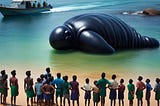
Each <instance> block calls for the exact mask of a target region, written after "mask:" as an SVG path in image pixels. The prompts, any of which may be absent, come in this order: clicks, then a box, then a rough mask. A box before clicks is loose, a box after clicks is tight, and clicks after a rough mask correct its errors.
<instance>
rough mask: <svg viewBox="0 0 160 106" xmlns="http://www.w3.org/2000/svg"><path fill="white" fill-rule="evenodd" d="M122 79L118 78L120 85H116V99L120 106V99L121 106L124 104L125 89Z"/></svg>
mask: <svg viewBox="0 0 160 106" xmlns="http://www.w3.org/2000/svg"><path fill="white" fill-rule="evenodd" d="M123 83H124V79H121V80H120V85H119V86H118V99H119V106H121V101H122V106H124V91H125V85H124V84H123Z"/></svg>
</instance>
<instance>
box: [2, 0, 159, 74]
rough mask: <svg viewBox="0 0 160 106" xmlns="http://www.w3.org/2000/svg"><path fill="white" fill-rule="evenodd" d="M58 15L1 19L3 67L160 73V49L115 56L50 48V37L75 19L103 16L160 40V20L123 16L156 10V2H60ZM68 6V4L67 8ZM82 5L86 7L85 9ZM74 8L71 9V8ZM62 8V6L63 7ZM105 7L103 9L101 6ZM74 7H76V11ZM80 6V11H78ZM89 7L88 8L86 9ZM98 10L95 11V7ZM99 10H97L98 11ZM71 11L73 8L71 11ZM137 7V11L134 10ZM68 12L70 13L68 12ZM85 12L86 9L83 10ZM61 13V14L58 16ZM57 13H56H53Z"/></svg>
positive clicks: (157, 17) (55, 13) (49, 14)
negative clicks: (132, 12)
mask: <svg viewBox="0 0 160 106" xmlns="http://www.w3.org/2000/svg"><path fill="white" fill-rule="evenodd" d="M59 2H61V3H62V4H60V3H58V1H57V5H59V7H55V12H50V13H44V14H39V15H33V16H21V17H8V18H3V17H2V16H0V43H1V44H0V66H1V67H2V66H5V67H3V68H7V67H9V66H15V68H16V67H23V66H24V67H28V68H29V69H30V68H32V67H41V66H43V67H48V66H49V67H51V68H54V69H56V70H64V71H69V70H72V71H73V70H74V71H75V72H76V71H78V72H79V71H80V72H87V71H89V72H98V71H103V70H104V71H105V70H107V71H111V72H112V71H113V72H119V73H121V72H133V73H134V72H136V73H138V72H142V73H153V72H154V73H159V67H160V66H159V63H160V49H159V48H158V49H143V50H126V51H117V52H116V53H115V54H113V55H95V54H86V53H83V52H80V51H72V50H71V51H56V50H54V49H52V48H51V47H50V45H49V41H48V39H49V34H50V33H51V31H52V30H53V29H54V28H55V27H56V26H59V25H62V24H63V22H65V21H66V20H67V19H69V18H71V17H72V16H75V15H78V14H82V13H89V12H101V13H107V14H110V15H115V16H117V17H119V18H121V19H122V20H124V21H125V22H126V23H128V24H129V25H131V26H132V27H134V28H135V29H136V30H137V31H138V32H140V33H141V34H142V35H148V36H152V37H155V38H156V39H158V40H160V21H159V19H160V17H159V16H155V17H147V16H141V15H123V14H121V12H123V11H127V10H128V11H134V10H142V5H143V7H148V6H157V7H158V5H157V4H156V3H157V2H158V1H157V2H156V1H155V2H152V3H146V2H145V1H141V3H142V4H136V2H132V1H125V0H124V1H118V0H116V1H110V2H109V3H110V4H112V6H109V4H106V5H108V6H105V5H104V3H103V0H100V1H97V2H96V3H97V4H96V3H95V4H93V3H92V2H90V1H87V3H88V4H87V3H86V1H83V2H80V3H79V5H77V3H76V1H74V2H73V1H72V3H69V2H67V3H66V2H64V1H63V0H61V1H59ZM65 3H66V4H65ZM81 3H83V5H85V3H86V5H85V7H82V5H81ZM71 4H72V5H71ZM61 5H62V6H61ZM101 5H102V6H101ZM74 6H75V7H74ZM78 6H79V7H78ZM87 6H89V7H88V8H87ZM94 6H95V7H94ZM96 6H97V7H96ZM71 7H72V8H71ZM133 7H137V8H133ZM67 8H68V9H67ZM83 8H86V9H83ZM58 9H59V12H57V11H58ZM53 10H54V9H53Z"/></svg>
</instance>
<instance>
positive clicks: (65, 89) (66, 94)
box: [62, 76, 70, 106]
mask: <svg viewBox="0 0 160 106" xmlns="http://www.w3.org/2000/svg"><path fill="white" fill-rule="evenodd" d="M63 80H64V82H63V84H62V87H63V105H64V106H65V100H66V99H67V100H68V106H70V92H69V89H70V83H69V82H68V76H64V77H63Z"/></svg>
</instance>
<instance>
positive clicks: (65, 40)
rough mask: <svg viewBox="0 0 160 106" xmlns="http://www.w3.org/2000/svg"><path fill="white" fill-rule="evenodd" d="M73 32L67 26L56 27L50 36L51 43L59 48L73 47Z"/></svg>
mask: <svg viewBox="0 0 160 106" xmlns="http://www.w3.org/2000/svg"><path fill="white" fill-rule="evenodd" d="M71 41H72V33H71V30H70V29H69V28H68V27H66V26H59V27H57V28H55V29H54V30H53V31H52V32H51V34H50V38H49V43H50V45H51V46H52V47H53V48H55V49H57V50H66V49H70V48H71V47H72V45H71Z"/></svg>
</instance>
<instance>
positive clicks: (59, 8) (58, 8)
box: [43, 4, 101, 13]
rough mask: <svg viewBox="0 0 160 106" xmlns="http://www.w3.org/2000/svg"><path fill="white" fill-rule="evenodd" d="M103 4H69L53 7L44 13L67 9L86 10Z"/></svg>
mask: <svg viewBox="0 0 160 106" xmlns="http://www.w3.org/2000/svg"><path fill="white" fill-rule="evenodd" d="M100 6H101V5H98V4H90V5H68V6H60V7H53V9H50V11H47V12H43V13H50V12H67V11H75V10H85V9H91V8H96V7H100Z"/></svg>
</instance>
